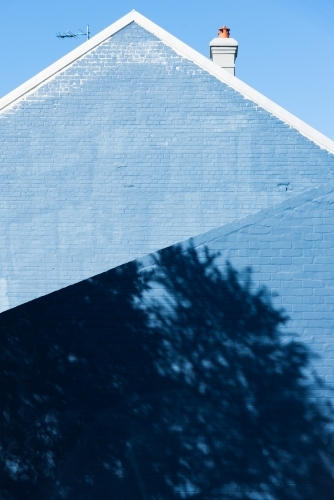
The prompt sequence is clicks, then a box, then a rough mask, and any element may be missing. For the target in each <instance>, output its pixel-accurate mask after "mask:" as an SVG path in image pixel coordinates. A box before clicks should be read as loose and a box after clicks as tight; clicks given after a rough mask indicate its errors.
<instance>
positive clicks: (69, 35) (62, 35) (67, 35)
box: [57, 24, 90, 40]
mask: <svg viewBox="0 0 334 500" xmlns="http://www.w3.org/2000/svg"><path fill="white" fill-rule="evenodd" d="M79 31H80V33H72V31H66V32H65V33H57V38H78V36H85V37H86V38H87V40H89V38H90V31H89V25H88V24H87V27H86V33H85V32H84V31H82V30H80V29H79Z"/></svg>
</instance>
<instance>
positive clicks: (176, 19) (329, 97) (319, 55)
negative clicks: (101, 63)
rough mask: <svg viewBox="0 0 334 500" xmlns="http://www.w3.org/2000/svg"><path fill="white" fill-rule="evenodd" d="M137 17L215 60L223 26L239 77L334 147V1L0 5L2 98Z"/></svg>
mask: <svg viewBox="0 0 334 500" xmlns="http://www.w3.org/2000/svg"><path fill="white" fill-rule="evenodd" d="M132 9H136V10H137V11H139V12H140V13H141V14H143V15H145V16H146V17H148V18H150V19H151V20H152V21H153V22H155V23H157V24H159V25H160V26H161V27H163V28H164V29H166V30H167V31H169V32H170V33H172V34H173V35H174V36H176V37H178V38H180V39H181V40H182V41H184V42H186V43H187V44H188V45H190V46H191V47H193V48H194V49H196V50H198V51H199V52H201V53H202V54H204V55H206V56H208V54H209V42H210V40H211V39H212V38H214V37H215V36H216V33H217V28H218V27H220V26H222V25H223V24H226V25H228V26H229V27H230V28H231V36H233V38H235V39H237V40H238V42H239V55H238V59H237V68H236V71H237V73H236V74H237V76H238V78H240V79H241V80H243V81H244V82H246V83H248V84H249V85H251V86H252V87H254V88H255V89H256V90H258V91H259V92H261V93H263V94H264V95H266V96H267V97H269V98H270V99H272V100H273V101H275V102H277V103H278V104H280V105H281V106H283V107H284V108H286V109H287V110H289V111H290V112H292V113H293V114H295V115H297V116H298V117H299V118H301V119H302V120H304V121H306V122H307V123H309V124H310V125H312V126H313V127H315V128H316V129H318V130H319V131H320V132H322V133H324V134H325V135H327V136H328V137H330V138H332V139H334V64H333V59H334V58H333V50H334V1H333V0H238V1H236V0H205V1H203V0H201V1H200V0H192V1H189V0H168V1H163V0H122V1H117V2H116V1H114V0H95V1H94V2H92V1H91V0H90V1H88V0H81V1H79V0H47V1H46V0H30V1H27V0H0V19H1V38H2V43H1V51H0V67H1V78H0V96H4V95H5V94H6V93H8V92H9V91H11V90H13V89H14V88H15V87H17V86H18V85H20V84H21V83H24V82H25V81H26V80H27V79H29V78H31V77H32V76H34V75H35V74H36V73H38V72H39V71H41V70H42V69H44V68H45V67H47V66H48V65H49V64H51V63H53V62H54V61H56V60H57V59H59V58H60V57H61V56H63V55H64V54H66V53H67V52H70V51H71V50H72V49H73V48H75V47H76V46H77V45H78V44H79V43H82V42H83V40H84V37H81V39H79V40H72V39H67V40H58V39H57V38H56V33H57V32H59V31H66V30H71V31H76V30H77V29H78V28H81V29H85V26H86V24H87V23H89V25H90V29H91V32H92V34H93V35H94V34H96V33H98V32H99V31H101V30H102V29H103V28H105V27H107V26H108V25H109V24H111V23H113V22H114V21H116V20H117V19H118V18H120V17H121V16H123V15H124V14H126V13H128V12H129V11H130V10H132Z"/></svg>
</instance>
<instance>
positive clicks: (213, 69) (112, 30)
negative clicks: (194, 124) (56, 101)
mask: <svg viewBox="0 0 334 500" xmlns="http://www.w3.org/2000/svg"><path fill="white" fill-rule="evenodd" d="M132 22H135V23H137V24H138V25H139V26H141V27H142V28H144V29H146V30H147V31H149V32H150V33H152V34H153V35H155V36H156V37H157V38H159V39H160V40H161V41H162V42H164V43H165V44H166V45H168V46H170V47H171V48H172V49H173V50H175V52H177V53H178V54H179V55H181V56H183V57H185V58H186V59H189V60H191V61H192V62H194V63H195V64H197V65H198V66H200V67H201V68H202V69H204V70H206V71H208V72H209V73H210V74H212V75H213V76H215V77H216V78H218V80H220V81H221V82H223V83H225V84H226V85H228V86H229V87H231V88H233V89H234V90H236V91H237V92H239V93H240V94H242V95H243V96H244V97H245V98H246V99H249V100H250V101H253V102H254V103H255V104H257V105H258V106H260V107H261V108H263V109H265V110H266V111H268V112H269V113H271V114H272V115H275V116H276V117H277V118H279V119H280V120H282V121H283V122H285V123H286V124H287V125H289V126H290V127H292V128H295V129H296V130H297V131H298V132H300V133H301V134H302V135H304V136H305V137H307V138H308V139H309V140H311V141H312V142H314V143H315V144H317V145H318V146H320V147H321V148H322V149H326V150H327V151H328V152H330V153H332V154H334V141H332V140H331V139H329V138H328V137H326V136H325V135H324V134H322V133H321V132H318V131H317V130H316V129H314V128H313V127H311V126H310V125H307V124H306V123H305V122H303V121H302V120H300V119H299V118H297V117H296V116H294V115H292V114H291V113H289V112H288V111H286V110H285V109H283V108H282V107H281V106H279V105H278V104H275V103H274V102H273V101H271V100H270V99H268V98H267V97H265V96H264V95H262V94H260V93H259V92H257V91H256V90H254V89H253V88H251V87H250V86H249V85H247V84H246V83H244V82H242V81H241V80H239V79H238V78H236V77H235V76H233V75H231V74H229V73H228V72H227V71H225V70H224V69H222V68H220V67H219V66H217V64H215V63H214V62H212V61H210V59H208V58H207V57H205V56H203V55H202V54H200V53H199V52H197V51H196V50H194V49H192V48H191V47H189V46H188V45H186V44H185V43H183V42H181V41H180V40H178V39H177V38H176V37H174V36H173V35H171V34H170V33H168V32H167V31H165V30H164V29H163V28H160V26H158V25H157V24H155V23H153V22H152V21H150V20H149V19H147V18H146V17H144V16H143V15H142V14H140V13H139V12H137V11H136V10H132V11H131V12H129V13H128V14H126V15H125V16H123V17H122V18H120V19H119V20H118V21H116V22H114V23H113V24H111V25H110V26H108V27H107V28H105V29H104V30H102V31H100V33H98V34H97V35H95V36H93V37H92V38H91V39H90V40H87V41H86V42H84V43H83V44H82V45H80V46H79V47H77V48H76V49H74V50H72V51H71V52H69V53H68V54H67V55H66V56H64V57H62V58H61V59H59V60H58V61H56V62H55V63H53V64H51V66H49V67H47V68H46V69H44V70H43V71H41V72H40V73H38V74H37V75H36V76H34V77H33V78H31V79H30V80H28V81H26V82H25V83H23V84H22V85H20V86H19V87H17V88H16V89H14V90H12V91H11V92H9V93H8V94H7V95H6V96H4V97H2V98H1V99H0V113H1V112H2V111H4V110H5V109H6V108H8V107H9V106H11V105H14V104H15V103H16V102H17V101H18V100H19V99H20V98H22V97H24V96H25V95H27V94H29V93H30V92H32V91H33V90H35V89H36V88H38V87H39V86H40V85H42V84H43V83H44V82H45V81H47V80H49V79H50V78H52V77H53V76H54V75H56V74H57V73H59V72H60V71H62V70H64V69H65V68H67V67H68V66H69V65H70V64H72V63H73V62H74V61H76V60H77V59H79V58H80V57H82V56H84V55H85V54H87V52H89V51H91V50H92V49H94V48H95V47H97V46H98V45H100V44H101V43H103V42H104V41H106V40H107V39H108V38H110V37H112V36H113V35H115V34H116V33H117V32H118V31H120V30H121V29H123V28H125V27H126V26H128V25H129V24H131V23H132Z"/></svg>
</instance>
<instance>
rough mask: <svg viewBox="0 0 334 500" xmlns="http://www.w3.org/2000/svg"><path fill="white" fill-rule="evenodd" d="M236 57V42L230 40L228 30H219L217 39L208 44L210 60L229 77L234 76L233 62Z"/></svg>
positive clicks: (223, 28)
mask: <svg viewBox="0 0 334 500" xmlns="http://www.w3.org/2000/svg"><path fill="white" fill-rule="evenodd" d="M237 55H238V42H237V41H236V40H234V38H230V29H229V28H227V27H226V26H223V27H222V28H219V30H218V37H217V38H214V39H213V40H212V42H210V58H211V59H212V61H213V62H214V63H216V64H218V66H220V67H221V68H223V69H225V70H226V71H228V72H229V73H231V75H233V76H234V75H235V60H236V58H237Z"/></svg>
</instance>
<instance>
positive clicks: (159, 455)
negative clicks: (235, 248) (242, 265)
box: [0, 247, 334, 500]
mask: <svg viewBox="0 0 334 500" xmlns="http://www.w3.org/2000/svg"><path fill="white" fill-rule="evenodd" d="M286 320H287V318H286V316H285V315H284V312H283V311H279V310H277V309H275V308H274V307H273V305H272V302H271V300H270V296H269V294H268V292H267V291H266V290H265V289H264V288H263V289H261V290H258V289H257V290H255V289H253V287H252V281H251V274H250V272H249V271H248V272H247V273H246V274H245V275H243V279H241V276H240V275H239V274H238V273H237V272H236V271H235V270H234V269H233V268H232V267H231V265H229V264H227V265H226V268H225V269H224V271H223V272H222V271H221V270H220V269H219V268H218V267H217V265H216V263H215V257H214V256H213V255H211V254H210V253H209V252H204V254H202V255H199V254H198V253H197V251H196V250H195V249H194V248H189V249H188V250H187V251H186V252H182V251H181V248H179V247H172V248H169V249H166V250H164V251H162V252H160V253H159V254H158V255H157V256H156V259H155V265H154V266H153V267H152V268H151V269H150V270H142V269H138V267H137V265H136V263H130V264H127V265H124V266H122V267H120V268H117V269H114V270H112V271H109V272H108V273H104V274H103V275H100V276H97V277H95V278H93V279H90V280H86V281H85V282H82V283H79V284H77V285H74V286H72V287H69V288H67V289H64V290H60V291H58V292H55V293H54V294H51V295H49V296H47V297H43V298H41V299H37V300H35V301H32V302H30V303H28V304H25V305H23V306H20V307H18V308H16V309H13V310H11V311H8V312H6V313H3V314H2V315H1V321H0V326H1V353H0V356H1V367H2V377H1V378H2V390H1V393H0V398H1V399H0V400H1V411H2V424H1V441H0V446H1V447H0V462H1V472H0V486H1V494H0V495H1V496H0V498H1V499H3V500H19V499H20V500H21V499H34V500H40V499H45V498H48V499H50V500H59V499H70V500H77V499H82V500H84V499H86V500H93V499H94V500H100V499H101V500H102V499H103V500H105V499H106V498H112V499H117V500H127V499H129V500H130V499H143V500H162V499H164V500H165V499H182V498H193V499H197V498H198V499H203V500H206V499H208V500H209V499H210V500H216V499H217V500H218V499H227V500H230V499H231V500H232V499H251V498H252V499H259V500H260V499H261V500H270V499H275V500H276V499H279V500H287V499H289V500H311V499H312V500H314V499H315V498H317V499H319V500H327V499H328V500H329V499H332V498H333V495H334V480H333V474H332V467H333V462H334V441H333V435H332V433H331V430H330V428H331V424H332V421H333V419H332V417H333V415H332V408H331V406H330V404H329V403H328V404H327V405H324V401H326V398H325V397H321V396H323V395H324V392H325V390H327V389H326V387H325V386H324V385H323V384H322V382H321V381H320V380H319V379H318V378H317V377H316V376H315V375H313V376H311V375H310V373H311V370H310V367H311V361H312V353H311V352H310V350H309V348H308V347H307V346H306V345H304V344H302V343H300V342H297V341H291V340H288V339H287V338H285V337H284V335H283V334H282V328H281V327H282V326H283V325H284V324H285V322H286Z"/></svg>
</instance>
